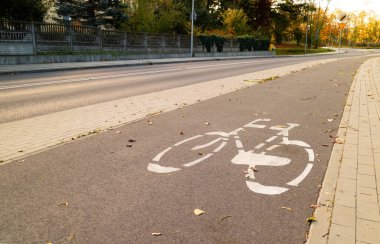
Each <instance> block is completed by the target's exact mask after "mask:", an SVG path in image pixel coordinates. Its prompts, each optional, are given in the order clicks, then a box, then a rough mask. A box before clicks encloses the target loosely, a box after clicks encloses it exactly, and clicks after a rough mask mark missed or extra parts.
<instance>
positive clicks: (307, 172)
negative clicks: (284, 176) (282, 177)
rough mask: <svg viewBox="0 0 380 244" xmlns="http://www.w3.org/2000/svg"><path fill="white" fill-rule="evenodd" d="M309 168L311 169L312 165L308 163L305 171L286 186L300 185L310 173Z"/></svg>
mask: <svg viewBox="0 0 380 244" xmlns="http://www.w3.org/2000/svg"><path fill="white" fill-rule="evenodd" d="M311 168H313V164H312V163H308V164H307V166H306V168H305V170H304V171H303V172H302V173H301V174H300V175H299V176H298V177H297V178H295V179H294V180H292V181H291V182H288V183H287V185H290V186H298V184H299V183H301V181H303V180H304V179H305V178H306V176H307V175H308V174H309V173H310V170H311Z"/></svg>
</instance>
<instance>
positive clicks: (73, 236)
mask: <svg viewBox="0 0 380 244" xmlns="http://www.w3.org/2000/svg"><path fill="white" fill-rule="evenodd" d="M74 238H75V234H72V235H70V236H69V237H67V240H69V241H71V240H72V239H74Z"/></svg>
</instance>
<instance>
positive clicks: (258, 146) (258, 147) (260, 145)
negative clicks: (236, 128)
mask: <svg viewBox="0 0 380 244" xmlns="http://www.w3.org/2000/svg"><path fill="white" fill-rule="evenodd" d="M263 146H265V143H260V144H259V145H257V146H256V147H255V148H256V149H260V148H262V147H263Z"/></svg>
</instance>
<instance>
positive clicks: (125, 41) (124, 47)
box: [123, 32, 127, 54]
mask: <svg viewBox="0 0 380 244" xmlns="http://www.w3.org/2000/svg"><path fill="white" fill-rule="evenodd" d="M126 52H127V32H124V42H123V53H124V54H125V53H126Z"/></svg>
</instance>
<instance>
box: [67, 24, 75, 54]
mask: <svg viewBox="0 0 380 244" xmlns="http://www.w3.org/2000/svg"><path fill="white" fill-rule="evenodd" d="M66 28H67V27H66ZM68 28H69V45H70V51H71V52H74V44H73V39H74V38H73V28H72V26H71V23H69V24H68Z"/></svg>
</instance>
